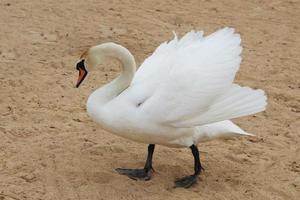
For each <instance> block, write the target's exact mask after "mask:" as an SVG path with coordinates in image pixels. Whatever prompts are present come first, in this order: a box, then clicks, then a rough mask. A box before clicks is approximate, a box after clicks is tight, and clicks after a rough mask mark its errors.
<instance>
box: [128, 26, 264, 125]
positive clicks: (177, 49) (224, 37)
mask: <svg viewBox="0 0 300 200" xmlns="http://www.w3.org/2000/svg"><path fill="white" fill-rule="evenodd" d="M240 42H241V39H240V36H239V35H238V34H236V33H234V29H231V28H224V29H221V30H219V31H217V32H215V33H213V34H211V35H208V36H206V37H204V38H203V37H202V33H201V32H190V33H188V34H186V35H185V36H184V37H183V38H182V39H181V40H177V37H175V38H174V39H173V40H172V41H171V42H170V43H163V44H162V45H160V46H159V47H158V48H157V49H156V51H155V52H154V53H153V55H152V56H150V57H149V58H147V59H146V60H145V62H144V63H143V64H142V66H141V67H140V69H139V70H138V72H137V74H136V76H135V78H134V80H133V82H132V84H133V85H134V84H138V83H139V84H141V83H143V85H146V86H147V85H148V86H150V87H149V88H152V90H153V91H151V93H152V92H153V93H152V94H151V95H149V96H150V97H149V98H148V99H147V100H146V101H145V103H144V104H143V105H142V106H141V109H142V111H143V112H144V113H145V114H146V115H147V116H148V117H149V118H152V120H154V121H156V122H157V123H164V124H168V125H172V126H178V127H189V126H196V125H203V124H207V123H212V122H217V121H222V120H226V119H231V118H233V117H239V116H244V115H248V114H252V113H254V111H255V112H258V111H261V110H263V109H264V108H265V96H264V94H263V93H261V92H260V93H259V94H260V95H258V96H257V97H259V98H260V99H261V101H259V102H258V105H256V104H255V105H254V107H255V109H256V110H254V111H253V110H251V109H250V108H248V107H247V105H244V106H243V107H242V108H243V109H246V111H245V112H242V111H240V110H238V109H237V113H235V112H231V113H230V112H229V113H227V114H226V113H223V114H222V116H220V112H222V109H219V111H218V112H216V109H217V108H222V106H224V105H223V104H222V103H220V102H223V100H222V98H223V97H227V100H228V99H230V98H228V96H229V95H228V93H230V92H232V91H233V89H232V88H233V87H239V86H234V85H233V84H232V82H233V80H234V77H235V74H236V72H237V71H238V69H239V66H240V62H241V57H240V53H241V51H242V48H241V46H240ZM145 89H147V87H145ZM236 91H237V90H236ZM252 92H256V91H254V90H247V92H245V91H244V89H243V88H241V87H239V95H237V97H239V98H242V97H244V96H245V95H246V96H248V95H252ZM235 97H236V96H235ZM234 100H236V101H237V102H239V101H238V99H234ZM262 102H264V103H262ZM217 103H218V104H217ZM225 103H229V104H231V103H232V102H226V101H225ZM240 103H246V104H247V103H249V102H248V100H247V101H244V102H240ZM215 104H217V105H218V106H216V105H215ZM237 104H238V103H237ZM227 107H228V106H227ZM247 109H248V111H247ZM213 111H214V112H213ZM226 112H228V110H227V111H226Z"/></svg>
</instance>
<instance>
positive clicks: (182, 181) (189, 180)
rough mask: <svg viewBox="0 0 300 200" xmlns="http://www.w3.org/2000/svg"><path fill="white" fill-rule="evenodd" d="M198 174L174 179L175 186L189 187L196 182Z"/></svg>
mask: <svg viewBox="0 0 300 200" xmlns="http://www.w3.org/2000/svg"><path fill="white" fill-rule="evenodd" d="M197 178H198V175H196V174H194V175H190V176H185V177H183V178H179V179H177V180H176V181H175V187H183V188H189V187H191V186H192V185H194V184H195V183H196V182H197Z"/></svg>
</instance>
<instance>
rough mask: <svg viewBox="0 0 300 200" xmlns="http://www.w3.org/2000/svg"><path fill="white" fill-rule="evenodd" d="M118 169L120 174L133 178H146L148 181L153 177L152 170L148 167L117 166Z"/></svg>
mask: <svg viewBox="0 0 300 200" xmlns="http://www.w3.org/2000/svg"><path fill="white" fill-rule="evenodd" d="M116 171H117V172H118V173H119V174H122V175H126V176H128V177H129V178H131V179H133V180H144V181H148V180H150V179H151V175H152V170H151V169H150V170H147V169H122V168H117V169H116Z"/></svg>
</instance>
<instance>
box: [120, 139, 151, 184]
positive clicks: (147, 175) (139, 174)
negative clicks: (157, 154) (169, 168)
mask: <svg viewBox="0 0 300 200" xmlns="http://www.w3.org/2000/svg"><path fill="white" fill-rule="evenodd" d="M154 147H155V145H154V144H149V146H148V156H147V160H146V163H145V167H144V168H143V169H122V168H117V169H116V171H117V172H118V173H119V174H122V175H126V176H128V177H129V178H131V179H133V180H144V181H148V180H150V179H151V175H152V172H153V171H154V170H153V168H152V157H153V152H154Z"/></svg>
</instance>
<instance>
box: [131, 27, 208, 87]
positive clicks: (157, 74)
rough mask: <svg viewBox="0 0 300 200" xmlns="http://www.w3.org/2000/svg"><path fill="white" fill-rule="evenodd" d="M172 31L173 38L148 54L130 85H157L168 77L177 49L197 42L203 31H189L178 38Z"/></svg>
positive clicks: (200, 38)
mask: <svg viewBox="0 0 300 200" xmlns="http://www.w3.org/2000/svg"><path fill="white" fill-rule="evenodd" d="M173 33H174V38H173V40H171V41H170V42H164V43H162V44H161V45H159V46H158V47H157V48H156V50H155V51H154V52H153V54H152V55H151V56H149V57H148V58H147V59H145V61H144V62H143V63H142V65H141V66H140V67H139V69H138V70H137V72H136V74H135V76H134V79H133V80H132V83H131V85H135V84H141V83H142V82H143V83H145V82H146V83H147V84H148V85H151V86H152V87H153V86H156V87H157V86H158V85H159V84H160V83H161V82H162V81H163V80H165V79H166V78H167V77H168V74H169V72H170V69H171V68H172V67H173V63H174V57H175V56H176V53H177V52H178V50H179V49H182V48H184V47H188V46H191V45H193V44H196V43H199V42H200V41H201V40H202V38H203V32H202V31H199V32H195V31H191V32H189V33H187V34H186V35H185V36H184V37H182V38H181V39H180V40H178V38H177V35H176V34H175V32H173Z"/></svg>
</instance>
